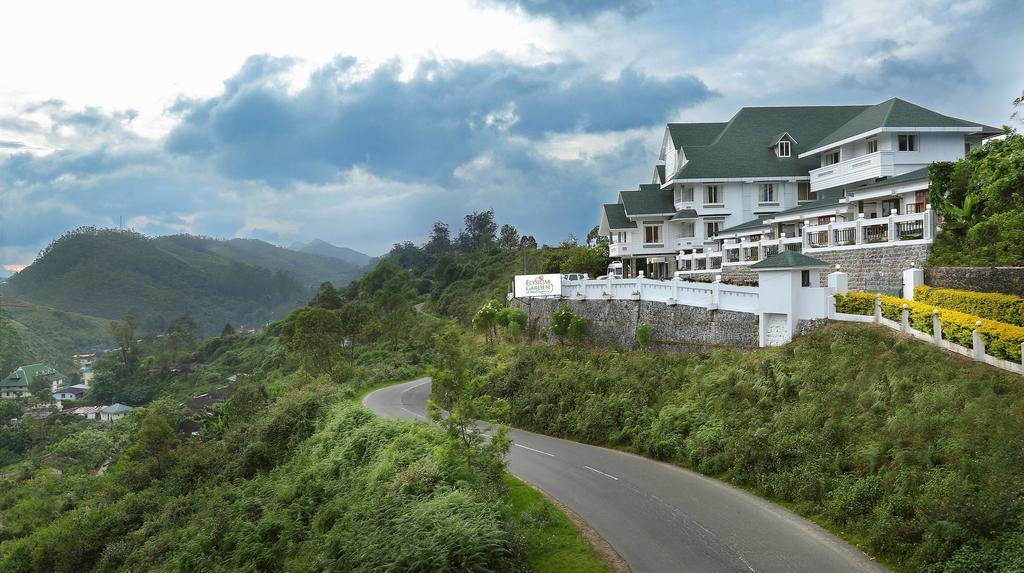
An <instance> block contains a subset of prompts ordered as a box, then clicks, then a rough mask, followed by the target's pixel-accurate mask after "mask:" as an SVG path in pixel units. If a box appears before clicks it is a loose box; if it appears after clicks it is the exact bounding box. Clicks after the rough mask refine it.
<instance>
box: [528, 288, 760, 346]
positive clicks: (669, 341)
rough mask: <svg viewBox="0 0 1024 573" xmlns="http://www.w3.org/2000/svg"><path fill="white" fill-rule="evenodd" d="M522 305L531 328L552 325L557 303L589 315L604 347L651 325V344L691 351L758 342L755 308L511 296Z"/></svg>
mask: <svg viewBox="0 0 1024 573" xmlns="http://www.w3.org/2000/svg"><path fill="white" fill-rule="evenodd" d="M512 304H513V305H517V306H519V308H522V309H523V310H524V311H526V313H527V316H528V317H529V320H530V322H529V324H530V328H536V329H537V331H539V330H540V329H542V328H548V327H550V325H551V316H552V315H553V314H554V312H555V310H557V309H558V307H559V306H560V305H565V306H567V307H569V308H570V309H571V310H572V311H573V312H575V313H576V314H579V315H580V316H582V317H583V318H585V319H586V320H587V325H588V333H587V338H588V340H589V341H591V342H592V343H593V344H596V345H598V346H604V347H612V348H624V349H632V348H634V347H635V346H636V326H637V324H640V323H644V324H650V325H651V326H653V327H654V345H653V346H654V348H656V349H658V350H668V351H678V352H686V351H694V350H702V349H706V348H711V347H715V346H733V347H741V348H757V338H758V336H757V334H758V319H757V315H756V314H750V313H745V312H734V311H727V310H707V309H705V308H701V307H695V306H686V305H674V306H669V305H666V304H664V303H661V302H653V301H633V300H555V299H525V300H522V301H520V300H513V301H512Z"/></svg>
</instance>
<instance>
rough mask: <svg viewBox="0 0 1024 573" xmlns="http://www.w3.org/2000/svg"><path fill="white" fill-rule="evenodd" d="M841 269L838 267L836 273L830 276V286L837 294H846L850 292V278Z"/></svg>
mask: <svg viewBox="0 0 1024 573" xmlns="http://www.w3.org/2000/svg"><path fill="white" fill-rule="evenodd" d="M839 269H840V267H839V265H836V270H835V272H831V273H829V274H828V286H829V288H831V289H832V291H833V292H835V293H836V294H846V293H848V292H850V281H849V277H848V276H847V275H846V273H844V272H842V271H840V270H839Z"/></svg>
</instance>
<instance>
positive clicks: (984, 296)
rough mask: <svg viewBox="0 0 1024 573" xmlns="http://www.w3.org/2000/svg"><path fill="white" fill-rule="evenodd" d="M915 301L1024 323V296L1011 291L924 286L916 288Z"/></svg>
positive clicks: (1005, 320) (1000, 320)
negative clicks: (997, 291)
mask: <svg viewBox="0 0 1024 573" xmlns="http://www.w3.org/2000/svg"><path fill="white" fill-rule="evenodd" d="M914 300H916V301H919V302H923V303H927V304H930V305H933V306H938V307H941V308H948V309H950V310H957V311H960V312H963V313H967V314H973V315H977V316H980V317H982V318H987V319H989V320H996V321H999V322H1005V323H1007V324H1013V325H1016V326H1024V298H1020V297H1018V296H1013V295H1011V294H1002V293H994V292H975V291H969V290H956V289H946V288H932V287H929V286H924V285H921V286H919V287H917V288H916V289H914Z"/></svg>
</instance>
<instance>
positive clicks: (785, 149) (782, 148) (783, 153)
mask: <svg viewBox="0 0 1024 573" xmlns="http://www.w3.org/2000/svg"><path fill="white" fill-rule="evenodd" d="M789 152H790V149H789V140H787V139H783V140H782V141H780V142H779V157H789Z"/></svg>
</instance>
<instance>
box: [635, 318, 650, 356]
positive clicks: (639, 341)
mask: <svg viewBox="0 0 1024 573" xmlns="http://www.w3.org/2000/svg"><path fill="white" fill-rule="evenodd" d="M653 341H654V327H653V326H651V325H649V324H645V323H640V324H638V325H636V345H637V348H639V349H640V350H647V349H648V348H650V347H651V342H653Z"/></svg>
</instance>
